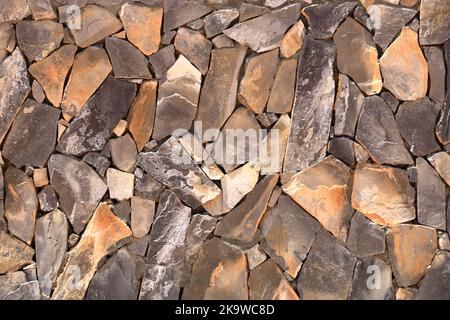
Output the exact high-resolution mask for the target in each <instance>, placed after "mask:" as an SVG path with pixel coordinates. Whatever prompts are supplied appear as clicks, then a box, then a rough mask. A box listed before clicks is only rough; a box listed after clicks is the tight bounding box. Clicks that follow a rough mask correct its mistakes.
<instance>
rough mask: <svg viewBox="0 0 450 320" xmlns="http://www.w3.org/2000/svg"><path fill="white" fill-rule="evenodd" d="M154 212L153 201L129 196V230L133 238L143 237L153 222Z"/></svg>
mask: <svg viewBox="0 0 450 320" xmlns="http://www.w3.org/2000/svg"><path fill="white" fill-rule="evenodd" d="M154 214H155V201H153V200H149V199H145V198H139V197H132V198H131V231H133V235H134V237H135V238H143V237H144V236H145V235H146V234H147V233H148V232H149V231H150V227H151V226H152V223H153V216H154Z"/></svg>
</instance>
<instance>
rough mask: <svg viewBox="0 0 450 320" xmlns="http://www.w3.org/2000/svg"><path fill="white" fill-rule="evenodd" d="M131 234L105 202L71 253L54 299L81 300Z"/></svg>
mask: <svg viewBox="0 0 450 320" xmlns="http://www.w3.org/2000/svg"><path fill="white" fill-rule="evenodd" d="M131 235H132V233H131V230H130V229H129V228H128V227H127V225H126V224H125V222H123V221H122V220H120V219H119V218H118V217H116V216H115V215H114V213H112V211H111V210H110V209H109V207H108V205H107V204H106V203H101V204H100V205H99V206H98V208H97V210H95V212H94V214H93V216H92V218H91V220H90V221H89V224H88V225H87V227H86V230H85V231H84V233H83V236H82V237H81V239H80V241H79V242H78V244H77V245H76V246H75V248H74V249H72V251H71V252H70V254H69V259H68V261H67V264H66V266H65V268H64V270H63V272H62V273H61V275H60V276H59V277H58V282H57V286H56V289H55V291H54V292H53V295H52V299H54V300H82V299H83V298H84V296H85V294H86V291H87V289H88V286H89V283H90V282H91V280H92V277H93V276H94V274H95V271H96V270H97V267H98V265H99V263H101V261H102V260H103V259H104V258H105V257H106V256H107V255H110V254H111V253H113V252H114V251H115V250H117V249H118V248H120V247H121V246H122V245H124V244H125V243H126V242H127V241H128V240H129V238H130V237H131ZM74 279H76V280H78V281H74Z"/></svg>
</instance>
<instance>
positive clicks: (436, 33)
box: [420, 0, 450, 46]
mask: <svg viewBox="0 0 450 320" xmlns="http://www.w3.org/2000/svg"><path fill="white" fill-rule="evenodd" d="M448 39H450V0H422V1H421V2H420V44H421V45H425V46H426V45H432V44H441V43H444V42H445V41H447V40H448Z"/></svg>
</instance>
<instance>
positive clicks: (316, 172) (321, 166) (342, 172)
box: [282, 156, 353, 237]
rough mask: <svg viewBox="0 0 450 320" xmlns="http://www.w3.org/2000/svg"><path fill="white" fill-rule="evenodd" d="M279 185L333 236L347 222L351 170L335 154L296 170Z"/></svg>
mask: <svg viewBox="0 0 450 320" xmlns="http://www.w3.org/2000/svg"><path fill="white" fill-rule="evenodd" d="M282 189H283V191H284V192H285V193H286V194H288V195H289V196H290V197H291V198H292V199H294V201H295V202H297V203H298V204H299V205H300V206H302V208H304V209H305V210H306V211H307V212H308V213H309V214H311V215H312V216H313V217H315V218H316V219H317V220H319V222H320V223H321V224H322V225H323V227H324V228H325V229H327V230H328V231H330V232H331V233H332V234H333V235H334V236H335V237H339V236H340V235H341V233H342V232H344V230H345V226H346V225H347V224H348V223H349V222H350V219H351V217H352V214H353V209H352V206H351V203H350V195H351V192H352V172H351V169H350V168H348V167H347V166H346V165H345V164H344V163H343V162H341V161H340V160H338V159H337V158H335V157H334V156H329V157H327V158H325V159H324V160H322V161H320V162H319V163H318V164H316V165H314V166H312V167H309V168H307V169H305V170H303V171H301V172H299V173H297V174H296V175H294V176H293V177H292V178H291V179H290V180H289V181H288V182H286V183H285V184H284V185H283V186H282Z"/></svg>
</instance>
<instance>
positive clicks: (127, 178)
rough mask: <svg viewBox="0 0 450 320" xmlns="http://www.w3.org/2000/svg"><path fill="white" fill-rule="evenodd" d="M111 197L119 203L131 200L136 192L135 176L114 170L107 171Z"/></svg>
mask: <svg viewBox="0 0 450 320" xmlns="http://www.w3.org/2000/svg"><path fill="white" fill-rule="evenodd" d="M106 179H107V181H108V188H109V196H110V197H111V198H112V199H116V200H118V201H122V200H126V199H130V198H131V197H132V196H133V190H134V175H133V174H132V173H128V172H123V171H120V170H116V169H113V168H109V169H108V170H107V171H106Z"/></svg>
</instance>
